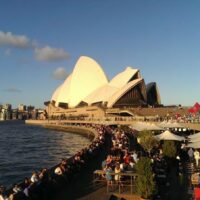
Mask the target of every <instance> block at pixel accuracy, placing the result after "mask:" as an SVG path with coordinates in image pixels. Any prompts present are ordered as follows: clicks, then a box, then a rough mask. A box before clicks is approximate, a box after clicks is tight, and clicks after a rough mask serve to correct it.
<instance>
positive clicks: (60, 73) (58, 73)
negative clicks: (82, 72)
mask: <svg viewBox="0 0 200 200" xmlns="http://www.w3.org/2000/svg"><path fill="white" fill-rule="evenodd" d="M67 75H68V74H67V71H66V70H65V69H64V68H63V67H59V68H57V69H56V70H55V71H54V72H53V78H54V79H56V80H64V79H66V77H67Z"/></svg>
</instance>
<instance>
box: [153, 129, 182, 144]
mask: <svg viewBox="0 0 200 200" xmlns="http://www.w3.org/2000/svg"><path fill="white" fill-rule="evenodd" d="M155 138H156V139H158V140H176V141H182V140H185V137H182V136H178V135H175V134H173V133H172V132H170V131H168V130H167V131H165V132H163V133H161V134H159V135H156V136H155Z"/></svg>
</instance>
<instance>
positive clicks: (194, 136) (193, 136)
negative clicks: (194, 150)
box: [188, 132, 200, 139]
mask: <svg viewBox="0 0 200 200" xmlns="http://www.w3.org/2000/svg"><path fill="white" fill-rule="evenodd" d="M188 138H189V139H193V138H200V132H199V133H195V134H193V135H189V136H188Z"/></svg>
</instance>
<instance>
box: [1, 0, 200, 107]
mask: <svg viewBox="0 0 200 200" xmlns="http://www.w3.org/2000/svg"><path fill="white" fill-rule="evenodd" d="M0 4H1V6H0V69H1V72H0V73H1V76H0V77H1V78H0V103H3V104H4V103H11V104H12V105H13V107H17V106H18V104H21V103H23V104H25V105H34V106H36V107H44V105H43V103H44V101H48V100H50V99H51V96H52V94H53V92H54V90H55V89H56V88H57V86H58V85H60V84H61V83H62V82H63V80H64V78H65V77H66V76H67V75H68V74H70V73H71V71H72V69H73V67H74V65H75V63H76V61H77V59H78V58H79V57H80V56H82V55H85V56H89V57H92V58H94V59H95V60H96V61H97V62H98V63H99V64H100V65H101V66H102V68H103V69H104V71H105V73H106V74H107V75H108V78H109V79H111V78H112V77H114V76H115V75H116V74H118V73H119V72H121V71H123V70H124V69H125V68H126V67H127V66H131V67H133V68H138V69H140V71H141V74H142V76H143V77H144V79H145V81H146V83H148V82H152V81H155V82H157V84H158V87H159V90H160V94H161V100H162V103H163V104H164V105H171V104H173V105H174V104H176V105H178V104H182V105H185V106H191V105H193V104H194V103H195V102H196V101H200V92H199V90H200V78H199V76H200V20H199V19H200V12H199V8H200V1H198V0H193V1H190V2H189V1H187V0H167V1H159V0H148V1H147V0H124V1H122V0H109V1H106V0H84V1H83V0H73V1H70V0H66V1H64V0H50V1H49V0H43V1H40V0H34V1H27V0H16V1H11V0H0Z"/></svg>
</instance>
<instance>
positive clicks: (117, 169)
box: [114, 163, 121, 182]
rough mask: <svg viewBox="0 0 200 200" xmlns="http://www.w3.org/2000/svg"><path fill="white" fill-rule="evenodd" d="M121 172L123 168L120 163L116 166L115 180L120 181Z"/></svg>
mask: <svg viewBox="0 0 200 200" xmlns="http://www.w3.org/2000/svg"><path fill="white" fill-rule="evenodd" d="M120 172H121V169H120V165H119V163H118V164H116V166H115V177H114V179H115V181H117V182H119V181H120V175H119V173H120Z"/></svg>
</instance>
